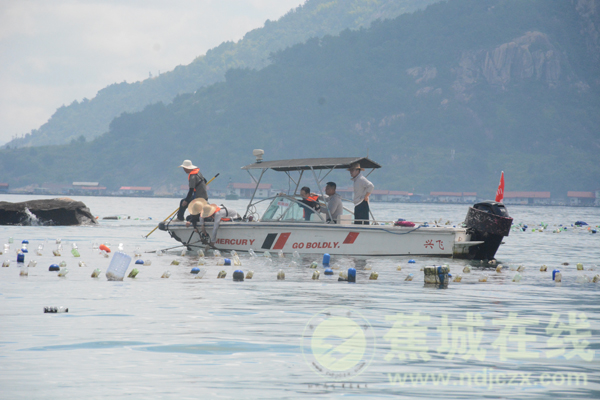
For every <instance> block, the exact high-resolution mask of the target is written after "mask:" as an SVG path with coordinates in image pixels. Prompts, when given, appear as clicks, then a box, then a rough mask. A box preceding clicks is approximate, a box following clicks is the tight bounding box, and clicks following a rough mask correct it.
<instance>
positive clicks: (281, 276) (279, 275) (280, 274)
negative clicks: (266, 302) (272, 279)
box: [277, 269, 285, 281]
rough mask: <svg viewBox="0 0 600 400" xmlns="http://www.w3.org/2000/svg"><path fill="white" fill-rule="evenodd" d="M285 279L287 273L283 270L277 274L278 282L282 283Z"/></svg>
mask: <svg viewBox="0 0 600 400" xmlns="http://www.w3.org/2000/svg"><path fill="white" fill-rule="evenodd" d="M284 279H285V272H283V270H282V269H280V270H279V272H277V280H278V281H282V280H284Z"/></svg>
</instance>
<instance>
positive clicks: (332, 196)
mask: <svg viewBox="0 0 600 400" xmlns="http://www.w3.org/2000/svg"><path fill="white" fill-rule="evenodd" d="M336 189H337V185H336V184H335V182H327V186H325V194H326V195H327V196H325V197H323V196H319V200H322V201H324V202H325V203H327V210H329V213H328V212H327V210H323V211H322V212H324V213H325V216H326V217H327V222H330V223H331V222H332V223H334V224H337V223H338V217H339V216H340V215H342V213H343V212H344V206H343V205H342V197H341V196H340V195H339V194H338V193H336ZM330 215H331V217H330Z"/></svg>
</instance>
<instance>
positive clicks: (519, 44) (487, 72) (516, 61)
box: [452, 31, 567, 102]
mask: <svg viewBox="0 0 600 400" xmlns="http://www.w3.org/2000/svg"><path fill="white" fill-rule="evenodd" d="M566 63H567V61H566V58H565V57H564V56H563V55H562V54H561V53H560V52H559V51H558V50H557V49H556V48H555V46H554V45H553V44H552V43H551V42H550V40H549V39H548V37H547V36H546V35H545V34H544V33H541V32H537V31H533V32H527V33H526V34H525V35H523V36H521V37H518V38H516V39H514V40H512V41H510V42H508V43H503V44H501V45H499V46H496V47H495V48H493V49H489V50H478V51H466V52H464V53H463V54H462V55H461V58H460V60H459V62H458V66H457V67H455V68H453V72H454V74H455V75H456V80H455V81H454V82H453V83H452V89H453V90H454V92H455V96H456V99H457V100H460V101H463V102H468V101H469V100H470V99H471V97H472V94H471V93H470V91H469V90H468V89H469V88H470V87H471V86H473V85H475V84H477V83H479V82H482V81H485V82H487V83H488V84H490V85H493V86H495V87H498V88H501V89H505V88H506V85H508V84H509V83H511V82H512V83H515V82H521V81H524V80H537V81H540V82H543V83H545V84H546V85H548V86H549V87H554V86H557V85H558V84H559V82H560V81H561V80H565V79H566V77H565V74H566V72H565V69H566V68H565V67H566Z"/></svg>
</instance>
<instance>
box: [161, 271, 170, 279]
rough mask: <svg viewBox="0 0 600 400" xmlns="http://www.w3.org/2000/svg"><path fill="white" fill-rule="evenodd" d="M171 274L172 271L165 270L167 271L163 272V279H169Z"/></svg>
mask: <svg viewBox="0 0 600 400" xmlns="http://www.w3.org/2000/svg"><path fill="white" fill-rule="evenodd" d="M170 276H171V272H169V271H165V272H164V273H163V274H162V276H161V278H163V279H167V278H168V277H170Z"/></svg>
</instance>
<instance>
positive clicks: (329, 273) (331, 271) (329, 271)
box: [323, 268, 333, 275]
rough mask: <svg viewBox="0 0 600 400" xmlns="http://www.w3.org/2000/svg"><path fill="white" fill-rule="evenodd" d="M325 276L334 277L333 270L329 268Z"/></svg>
mask: <svg viewBox="0 0 600 400" xmlns="http://www.w3.org/2000/svg"><path fill="white" fill-rule="evenodd" d="M323 273H324V274H325V275H333V270H332V269H331V268H327V269H326V270H325V272H323Z"/></svg>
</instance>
